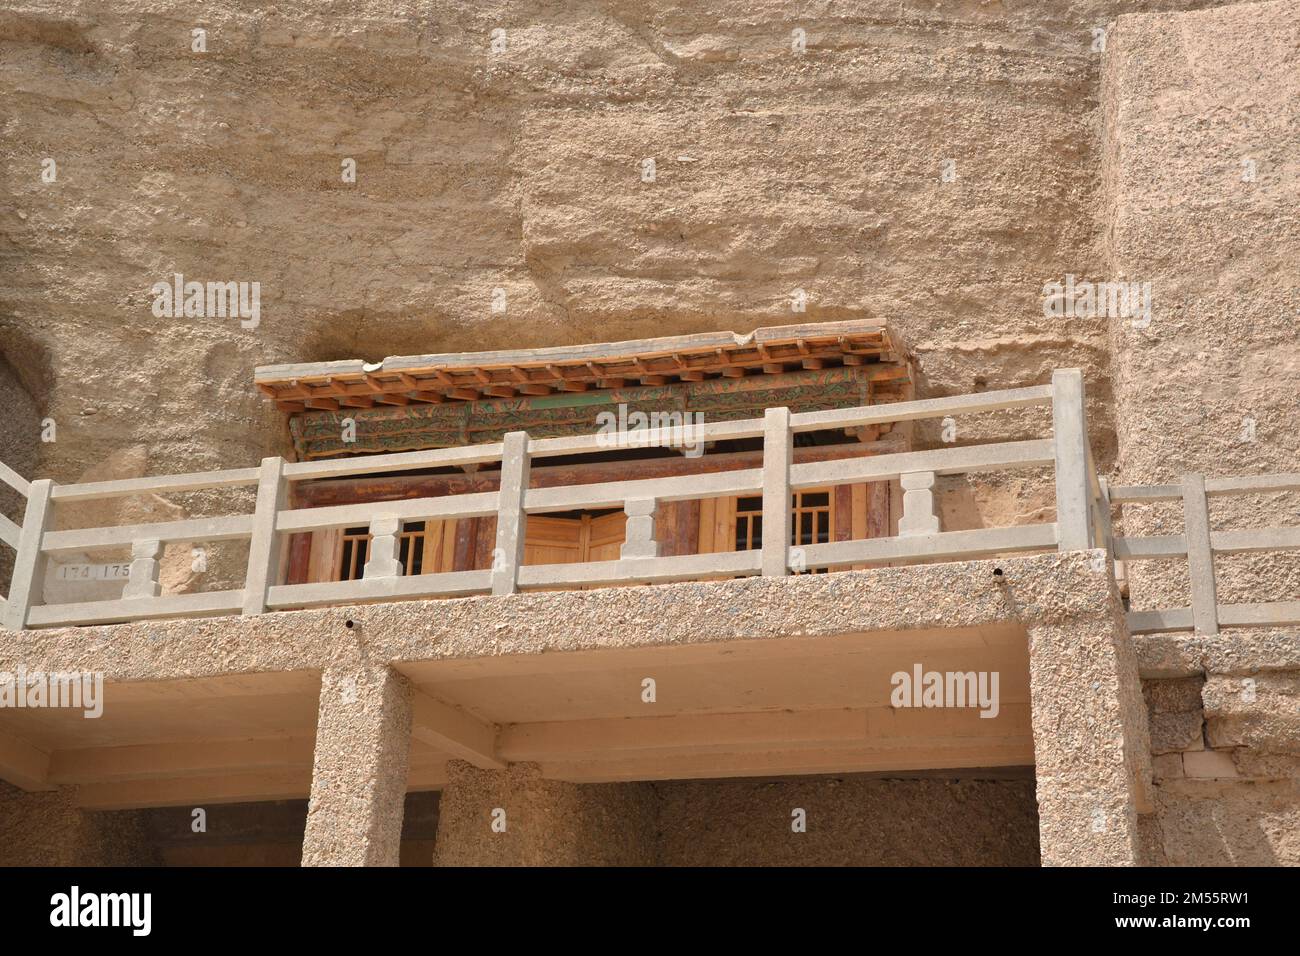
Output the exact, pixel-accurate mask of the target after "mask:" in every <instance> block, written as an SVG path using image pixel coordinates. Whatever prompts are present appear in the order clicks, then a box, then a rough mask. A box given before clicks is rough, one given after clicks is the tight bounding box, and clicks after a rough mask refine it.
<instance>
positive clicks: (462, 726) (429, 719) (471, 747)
mask: <svg viewBox="0 0 1300 956" xmlns="http://www.w3.org/2000/svg"><path fill="white" fill-rule="evenodd" d="M411 736H412V737H414V738H415V739H416V740H419V741H421V742H422V743H426V744H428V745H429V746H430V747H433V748H434V749H435V750H439V751H441V752H443V753H447V754H450V755H451V756H453V757H457V758H459V759H461V760H464V761H466V762H467V763H471V764H473V765H474V766H476V767H480V768H482V769H484V770H504V769H505V768H506V763H505V761H503V760H502V759H501V758H500V757H498V756H497V728H496V727H495V726H494V725H492V724H487V723H484V722H482V721H480V720H477V719H475V718H474V717H471V716H470V715H469V714H467V713H465V711H463V710H460V709H458V708H456V707H452V706H450V705H448V704H444V703H443V702H442V701H440V700H435V699H434V698H432V697H430V696H429V695H428V694H425V693H423V692H422V691H420V690H412V692H411Z"/></svg>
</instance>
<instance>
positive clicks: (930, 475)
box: [898, 471, 939, 538]
mask: <svg viewBox="0 0 1300 956" xmlns="http://www.w3.org/2000/svg"><path fill="white" fill-rule="evenodd" d="M899 481H900V483H901V484H902V486H903V515H902V517H901V518H899V519H898V536H899V537H900V538H910V537H914V536H916V535H919V534H938V533H939V516H938V515H936V514H935V513H934V472H932V471H913V472H909V473H908V474H906V475H900V476H899Z"/></svg>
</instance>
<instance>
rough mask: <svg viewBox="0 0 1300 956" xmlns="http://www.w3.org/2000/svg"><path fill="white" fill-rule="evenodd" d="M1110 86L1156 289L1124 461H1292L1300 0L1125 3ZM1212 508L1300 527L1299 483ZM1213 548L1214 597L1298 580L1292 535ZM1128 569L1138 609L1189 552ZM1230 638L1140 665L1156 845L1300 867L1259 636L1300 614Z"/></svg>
mask: <svg viewBox="0 0 1300 956" xmlns="http://www.w3.org/2000/svg"><path fill="white" fill-rule="evenodd" d="M1102 90H1103V112H1104V117H1105V119H1104V145H1103V180H1104V185H1103V196H1104V201H1105V209H1106V221H1107V231H1106V236H1105V247H1106V260H1107V262H1108V268H1109V269H1110V272H1111V275H1113V276H1114V277H1116V278H1122V279H1127V280H1129V281H1141V282H1150V283H1151V285H1152V290H1153V301H1154V314H1153V318H1152V321H1151V323H1150V325H1149V326H1148V327H1146V328H1139V327H1135V325H1134V324H1133V323H1132V322H1127V321H1121V322H1113V323H1112V324H1111V342H1112V350H1113V356H1114V359H1113V369H1114V378H1115V399H1116V401H1115V424H1116V428H1117V438H1118V448H1119V458H1118V462H1117V464H1118V472H1119V476H1120V478H1121V480H1122V481H1123V482H1125V483H1135V484H1137V483H1159V482H1163V481H1178V480H1179V479H1180V478H1181V476H1182V475H1184V474H1186V473H1188V472H1201V473H1203V474H1206V475H1209V476H1214V477H1219V476H1224V477H1226V476H1234V475H1249V474H1263V473H1269V472H1285V471H1297V470H1300V429H1297V427H1296V425H1297V421H1298V420H1300V416H1298V415H1297V412H1300V350H1298V349H1297V345H1296V336H1297V317H1298V315H1300V220H1298V219H1297V217H1296V215H1295V210H1296V208H1297V206H1300V178H1298V177H1297V173H1298V172H1300V163H1298V162H1297V158H1296V157H1297V145H1300V143H1298V141H1297V130H1298V129H1300V126H1298V125H1297V123H1298V121H1300V3H1296V2H1294V0H1286V2H1274V3H1252V4H1241V5H1236V6H1229V7H1224V8H1220V9H1212V10H1201V11H1196V12H1189V13H1181V14H1177V15H1156V14H1150V15H1138V16H1124V17H1121V18H1120V19H1119V21H1118V24H1117V25H1116V27H1115V29H1114V30H1112V31H1111V35H1110V44H1109V51H1108V54H1107V57H1106V63H1105V71H1104V76H1103V82H1102ZM1210 517H1211V527H1212V528H1213V529H1214V530H1216V531H1217V530H1228V529H1244V528H1251V527H1267V526H1272V527H1278V526H1288V525H1289V526H1295V525H1297V524H1300V495H1297V494H1284V495H1252V496H1242V497H1235V498H1219V499H1213V500H1212V506H1211V516H1210ZM1122 528H1123V530H1124V532H1125V533H1128V534H1173V533H1179V532H1181V531H1182V513H1181V506H1180V505H1176V504H1171V505H1168V506H1161V507H1145V508H1138V507H1132V506H1130V507H1126V508H1125V509H1124V514H1123V518H1122ZM1216 565H1217V572H1218V574H1217V578H1218V594H1219V600H1220V601H1221V602H1263V601H1270V600H1295V598H1296V595H1297V594H1300V555H1297V554H1296V553H1294V552H1292V553H1290V554H1285V553H1282V554H1268V555H1263V554H1241V555H1228V556H1220V557H1218V558H1216ZM1128 579H1129V589H1130V593H1131V595H1132V601H1133V606H1134V607H1135V608H1155V607H1185V606H1187V604H1188V602H1189V592H1188V582H1187V574H1186V566H1185V564H1184V563H1182V562H1172V563H1167V562H1142V563H1131V564H1130V565H1129V567H1128ZM1224 640H1226V641H1227V642H1230V643H1235V644H1237V645H1238V646H1239V647H1240V648H1241V650H1240V652H1239V653H1238V654H1236V655H1235V656H1234V658H1233V659H1232V660H1231V661H1230V662H1228V663H1223V662H1219V663H1215V662H1213V661H1212V660H1206V661H1204V662H1203V663H1202V664H1201V666H1200V667H1199V668H1197V670H1196V672H1195V673H1193V674H1192V675H1191V676H1185V677H1181V678H1178V679H1171V680H1158V681H1147V682H1146V684H1145V691H1146V696H1147V701H1148V706H1149V708H1150V726H1151V743H1152V753H1153V769H1154V773H1155V777H1156V794H1157V801H1156V802H1157V807H1158V814H1157V819H1156V824H1157V828H1158V841H1159V847H1158V854H1157V855H1158V856H1160V855H1162V856H1163V858H1164V859H1166V860H1167V861H1168V862H1169V863H1171V864H1179V865H1188V864H1252V865H1267V864H1277V863H1283V864H1290V865H1297V864H1300V841H1298V840H1297V836H1296V834H1297V833H1300V745H1298V744H1297V741H1300V724H1298V723H1297V714H1298V713H1300V701H1298V700H1297V697H1298V696H1300V695H1298V692H1297V682H1298V681H1300V672H1297V671H1295V670H1288V669H1285V668H1279V665H1278V662H1276V661H1274V660H1272V659H1271V658H1273V657H1275V656H1278V655H1275V654H1274V653H1273V652H1271V651H1268V650H1267V649H1268V648H1270V647H1276V648H1282V647H1291V648H1294V647H1295V645H1296V642H1297V634H1296V629H1294V628H1287V629H1277V630H1276V631H1274V632H1272V633H1269V632H1267V631H1265V632H1255V633H1254V634H1251V635H1249V636H1248V635H1246V634H1244V633H1241V632H1237V633H1235V634H1234V633H1232V632H1230V631H1229V632H1225V635H1224ZM1187 643H1188V644H1189V645H1190V646H1191V647H1193V648H1194V647H1195V645H1196V644H1197V642H1196V641H1194V640H1189V641H1187ZM1189 656H1195V655H1194V654H1193V655H1189ZM1207 657H1208V655H1207ZM1283 663H1285V661H1283Z"/></svg>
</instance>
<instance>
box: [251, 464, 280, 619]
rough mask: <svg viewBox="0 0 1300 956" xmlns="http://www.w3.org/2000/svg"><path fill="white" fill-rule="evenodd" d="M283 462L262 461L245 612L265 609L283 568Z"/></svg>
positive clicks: (258, 612)
mask: <svg viewBox="0 0 1300 956" xmlns="http://www.w3.org/2000/svg"><path fill="white" fill-rule="evenodd" d="M284 502H285V481H284V459H283V458H263V459H262V469H261V472H260V473H259V475H258V478H257V510H256V511H255V512H254V515H253V535H252V538H251V540H250V541H249V543H248V573H247V575H246V576H245V578H244V613H245V614H261V613H262V612H263V611H265V610H266V592H267V591H268V590H269V589H270V586H271V582H272V581H273V580H274V578H275V575H276V573H277V572H278V571H279V567H280V535H279V534H277V533H276V530H275V526H276V521H277V520H278V515H279V512H280V511H281V510H282V509H283V508H284Z"/></svg>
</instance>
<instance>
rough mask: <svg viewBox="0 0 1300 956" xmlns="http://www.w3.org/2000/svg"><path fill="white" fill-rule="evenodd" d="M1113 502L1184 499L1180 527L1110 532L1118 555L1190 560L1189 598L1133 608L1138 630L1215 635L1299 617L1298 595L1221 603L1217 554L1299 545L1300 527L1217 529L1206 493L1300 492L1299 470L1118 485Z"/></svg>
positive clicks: (1131, 617) (1132, 618)
mask: <svg viewBox="0 0 1300 956" xmlns="http://www.w3.org/2000/svg"><path fill="white" fill-rule="evenodd" d="M1108 491H1109V503H1110V504H1111V505H1122V504H1136V505H1146V504H1155V503H1158V502H1168V501H1181V502H1182V504H1183V523H1184V531H1183V533H1182V534H1161V535H1124V536H1118V537H1115V538H1114V539H1113V549H1114V555H1115V558H1116V560H1119V561H1170V560H1178V559H1185V560H1186V561H1187V569H1188V581H1189V586H1190V597H1191V605H1190V606H1189V607H1175V608H1158V609H1153V610H1137V611H1129V612H1128V622H1129V630H1130V632H1132V633H1134V634H1156V633H1162V632H1167V631H1193V632H1195V633H1197V634H1217V633H1218V632H1219V629H1220V628H1222V627H1276V626H1290V625H1297V624H1300V601H1272V602H1263V603H1247V604H1223V603H1220V601H1219V597H1218V582H1217V576H1216V571H1215V557H1216V555H1223V554H1248V553H1254V552H1266V551H1300V528H1295V527H1291V528H1257V529H1250V530H1236V531H1234V530H1226V531H1214V530H1211V528H1210V517H1209V499H1210V498H1213V497H1219V496H1226V495H1243V494H1273V493H1276V492H1288V491H1300V473H1290V474H1277V475H1258V476H1247V477H1241V478H1206V477H1204V476H1202V475H1200V474H1194V473H1193V474H1188V475H1184V476H1183V479H1182V481H1181V482H1180V483H1179V484H1176V485H1172V484H1165V485H1116V486H1114V487H1111V488H1109V489H1108Z"/></svg>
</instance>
